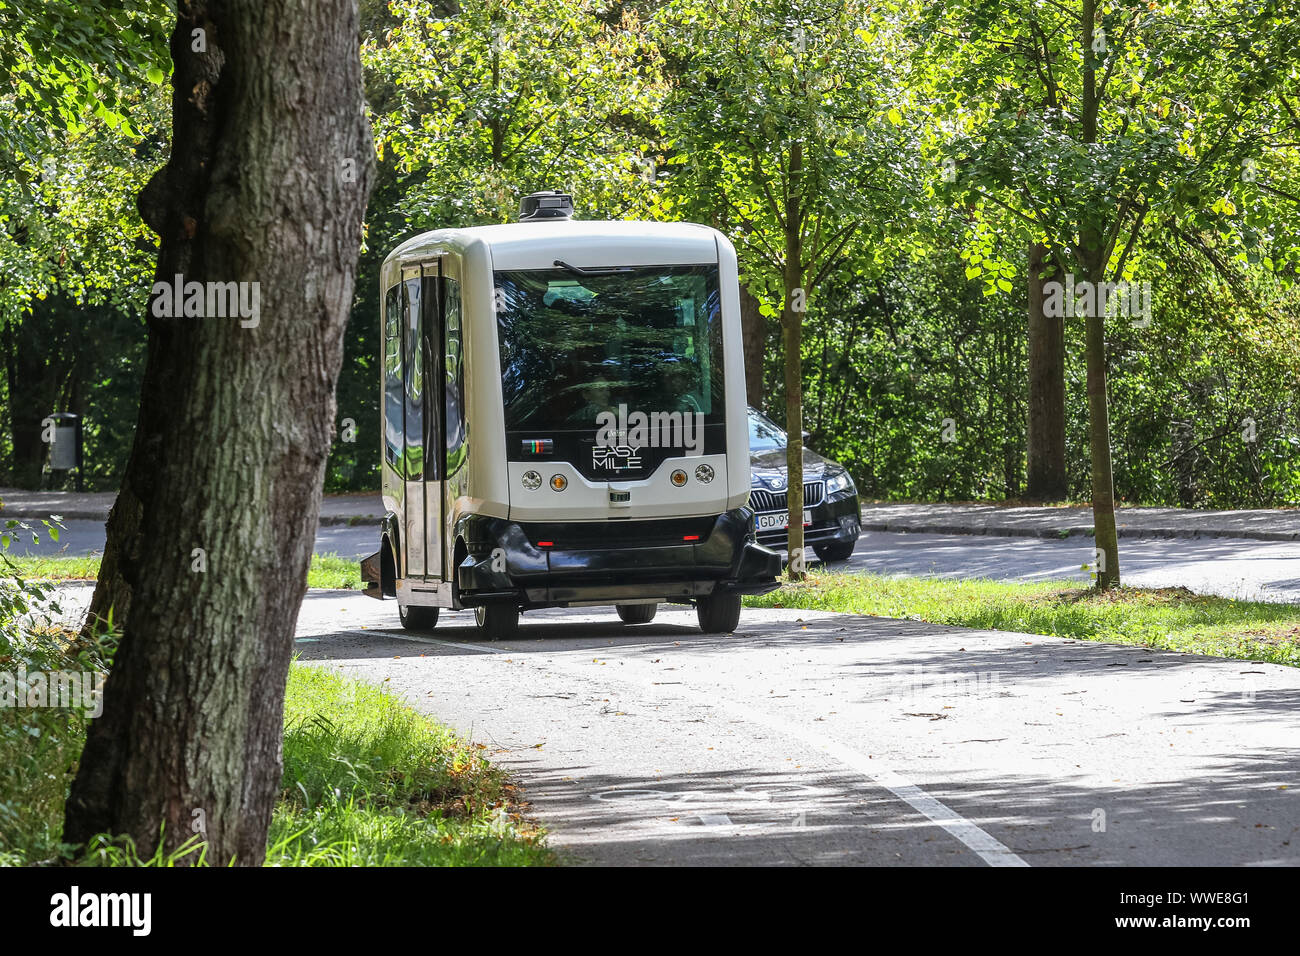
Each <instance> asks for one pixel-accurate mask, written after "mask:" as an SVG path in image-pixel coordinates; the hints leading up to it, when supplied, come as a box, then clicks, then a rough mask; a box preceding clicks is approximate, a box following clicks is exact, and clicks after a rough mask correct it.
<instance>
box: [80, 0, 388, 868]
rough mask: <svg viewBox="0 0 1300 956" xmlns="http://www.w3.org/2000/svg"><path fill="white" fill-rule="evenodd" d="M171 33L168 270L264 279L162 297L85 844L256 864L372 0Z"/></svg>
mask: <svg viewBox="0 0 1300 956" xmlns="http://www.w3.org/2000/svg"><path fill="white" fill-rule="evenodd" d="M195 31H201V33H196V32H195ZM200 39H201V40H202V41H203V42H204V43H205V46H203V47H202V48H199V47H200V46H201V44H200V42H199V41H200ZM171 51H172V59H173V62H174V63H175V74H174V77H173V81H172V82H173V97H172V111H173V112H172V117H173V135H172V153H171V157H170V159H169V161H168V164H167V165H166V166H165V167H164V168H163V169H162V170H161V171H160V172H159V173H158V174H157V175H156V176H155V177H154V178H153V180H152V181H151V182H150V183H149V185H148V186H147V187H146V188H145V189H144V191H143V192H142V193H141V196H140V209H141V213H142V215H143V217H144V219H145V222H147V223H148V224H149V225H150V227H151V228H153V229H154V230H155V231H156V232H158V234H159V236H160V237H161V246H160V250H159V259H158V268H157V272H156V278H157V279H158V280H159V281H161V282H166V283H171V282H172V280H173V277H174V276H175V275H177V274H180V275H182V276H183V277H184V281H185V282H192V281H197V282H208V281H212V282H239V283H249V284H250V285H248V286H245V287H244V288H245V290H247V294H248V296H249V298H248V300H247V301H249V303H250V304H251V297H252V291H251V290H252V289H254V288H256V289H257V290H258V297H259V305H260V310H259V312H258V314H257V317H256V318H257V322H256V324H255V325H253V324H251V323H252V322H253V318H254V317H253V316H252V315H249V316H247V317H245V318H244V319H242V320H241V318H240V317H234V318H217V317H212V316H210V315H209V316H206V317H189V318H165V317H158V316H157V313H156V312H155V311H154V308H155V307H156V305H157V303H158V301H159V299H161V298H165V297H166V296H167V295H169V294H170V293H169V292H164V293H163V295H162V296H159V295H157V294H155V295H154V296H152V297H151V300H150V306H151V311H150V317H149V353H148V361H147V363H146V368H145V375H144V381H143V385H142V394H141V403H140V413H139V418H138V421H137V425H136V434H135V441H134V444H133V447H132V450H131V456H130V459H129V461H128V463H127V467H126V471H125V475H124V478H123V485H122V489H121V492H120V493H119V495H118V499H117V502H116V504H115V505H114V507H113V511H112V514H111V516H110V518H109V523H108V542H107V546H106V549H105V559H104V562H103V566H102V568H101V574H100V578H99V584H98V585H97V587H96V589H95V596H94V599H93V601H92V605H91V613H90V618H89V620H88V623H87V626H88V627H95V626H98V625H100V624H102V622H103V621H104V620H106V619H107V618H108V617H109V615H110V614H111V615H112V620H113V622H114V625H115V626H116V627H119V628H120V629H121V630H122V640H121V643H120V645H119V648H118V651H117V656H116V660H115V662H114V665H113V670H112V673H111V675H110V677H109V680H108V683H107V687H106V693H105V699H104V711H103V716H102V717H100V718H99V719H97V720H95V721H93V722H92V724H91V726H90V732H89V735H88V739H87V742H86V748H85V751H84V753H83V756H82V759H81V766H80V769H79V770H78V772H77V776H76V779H75V780H74V782H73V785H72V791H71V794H70V797H69V800H68V804H67V811H66V821H65V833H64V839H65V840H67V841H68V842H72V843H83V842H85V841H86V840H87V838H89V837H90V836H92V835H94V834H96V833H100V832H107V833H111V834H115V835H127V836H129V837H131V838H132V839H134V841H135V842H136V845H137V846H138V847H139V848H140V849H141V851H142V852H144V853H146V854H147V853H150V852H152V851H153V850H154V849H155V848H156V847H157V846H158V845H159V842H160V838H161V845H162V848H163V849H164V850H166V851H169V852H170V851H171V850H173V849H175V848H176V847H177V846H178V845H179V844H181V843H182V842H183V841H185V840H186V839H187V838H190V837H191V836H193V835H194V834H195V833H196V832H197V833H198V834H199V836H200V837H204V838H206V841H207V844H208V848H209V855H208V858H209V860H210V861H212V862H215V863H227V862H229V861H231V860H234V861H236V862H237V863H240V864H245V865H256V864H259V863H260V862H261V861H262V859H263V857H264V854H265V850H266V834H267V829H268V826H269V824H270V819H271V811H272V808H273V805H274V802H275V799H276V795H277V793H278V790H279V785H280V774H281V753H280V746H281V739H282V718H283V703H284V684H285V677H286V673H287V669H288V664H289V657H290V653H291V650H292V647H293V629H294V623H295V620H296V617H297V613H298V607H299V604H300V603H301V600H302V596H303V593H304V590H305V584H306V574H307V565H308V562H309V560H310V556H311V550H312V542H313V539H314V535H315V530H316V521H317V515H318V512H319V508H320V489H321V480H322V475H323V471H324V465H325V459H326V454H327V452H328V449H329V446H330V438H331V433H332V431H333V424H334V410H335V409H334V384H335V381H336V379H337V377H338V372H339V366H340V363H341V361H342V354H343V347H342V346H343V331H344V327H345V325H346V321H347V314H348V309H349V306H350V304H351V300H352V289H353V282H354V280H355V271H356V263H357V253H358V249H359V245H360V240H361V223H362V218H363V216H364V212H365V205H366V198H367V196H368V193H369V189H370V179H371V171H372V167H373V147H372V144H371V141H370V134H369V130H368V127H367V125H366V122H365V119H364V115H363V112H362V100H361V67H360V62H359V56H358V20H357V8H356V2H355V0H224V2H223V0H209V2H204V0H192V2H189V3H186V4H182V5H181V8H180V14H179V17H178V22H177V25H176V29H175V31H174V32H173V34H172V41H171ZM252 283H256V284H257V285H256V286H253V285H251V284H252Z"/></svg>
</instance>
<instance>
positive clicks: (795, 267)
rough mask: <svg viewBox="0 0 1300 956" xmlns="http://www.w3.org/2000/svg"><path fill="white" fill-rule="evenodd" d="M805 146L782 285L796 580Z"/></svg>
mask: <svg viewBox="0 0 1300 956" xmlns="http://www.w3.org/2000/svg"><path fill="white" fill-rule="evenodd" d="M802 188H803V144H802V143H800V142H799V141H797V140H796V141H795V142H794V144H793V145H792V146H791V147H790V192H789V196H788V198H787V199H786V203H785V269H784V274H783V275H782V277H781V278H782V284H783V285H784V287H785V302H784V304H783V305H782V308H781V331H782V339H783V343H784V346H785V403H786V411H785V432H786V452H785V461H786V473H787V477H788V479H789V484H788V486H787V488H786V497H787V503H788V505H789V512H788V516H789V522H790V525H789V528H788V529H787V532H786V533H787V538H786V547H787V549H788V551H789V555H790V560H789V572H790V578H791V580H799V579H800V578H802V577H803V573H804V568H805V566H806V558H805V557H804V553H803V364H802V357H801V351H802V348H803V316H804V309H805V308H806V307H807V295H806V290H805V289H804V288H803V209H802V207H801V202H802V196H801V191H802Z"/></svg>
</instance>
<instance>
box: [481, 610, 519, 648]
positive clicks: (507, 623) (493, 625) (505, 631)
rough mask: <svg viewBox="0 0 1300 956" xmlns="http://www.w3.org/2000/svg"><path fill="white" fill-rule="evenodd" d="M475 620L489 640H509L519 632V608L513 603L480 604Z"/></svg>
mask: <svg viewBox="0 0 1300 956" xmlns="http://www.w3.org/2000/svg"><path fill="white" fill-rule="evenodd" d="M474 621H475V623H477V624H478V629H479V630H480V631H481V632H482V633H483V636H484V637H486V638H487V639H488V640H489V641H507V640H509V639H510V638H512V637H514V636H515V635H516V634H518V633H519V608H517V607H515V606H514V605H512V604H480V605H479V606H478V607H476V608H474Z"/></svg>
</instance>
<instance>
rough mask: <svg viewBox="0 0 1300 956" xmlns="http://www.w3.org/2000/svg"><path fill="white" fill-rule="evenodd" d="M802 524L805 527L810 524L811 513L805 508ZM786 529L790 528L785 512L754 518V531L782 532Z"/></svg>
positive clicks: (788, 515) (787, 514)
mask: <svg viewBox="0 0 1300 956" xmlns="http://www.w3.org/2000/svg"><path fill="white" fill-rule="evenodd" d="M803 523H804V526H805V527H807V526H808V525H810V524H812V512H811V511H809V510H808V509H807V508H805V509H804V512H803ZM788 527H790V514H789V512H786V511H782V512H781V513H779V514H771V515H755V516H754V530H755V531H784V530H785V529H786V528H788Z"/></svg>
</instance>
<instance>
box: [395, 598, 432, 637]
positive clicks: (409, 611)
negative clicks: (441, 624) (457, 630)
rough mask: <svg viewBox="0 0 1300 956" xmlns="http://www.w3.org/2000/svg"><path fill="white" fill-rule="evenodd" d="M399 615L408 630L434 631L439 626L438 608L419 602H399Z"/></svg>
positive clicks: (403, 625)
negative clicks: (421, 604)
mask: <svg viewBox="0 0 1300 956" xmlns="http://www.w3.org/2000/svg"><path fill="white" fill-rule="evenodd" d="M397 616H398V617H399V618H401V619H402V627H404V628H406V629H407V630H408V631H432V630H433V629H434V628H435V627H437V626H438V609H437V608H436V607H421V606H420V605H418V604H399V605H398V606H397Z"/></svg>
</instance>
